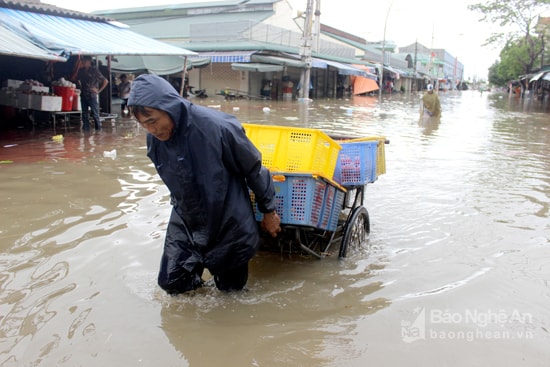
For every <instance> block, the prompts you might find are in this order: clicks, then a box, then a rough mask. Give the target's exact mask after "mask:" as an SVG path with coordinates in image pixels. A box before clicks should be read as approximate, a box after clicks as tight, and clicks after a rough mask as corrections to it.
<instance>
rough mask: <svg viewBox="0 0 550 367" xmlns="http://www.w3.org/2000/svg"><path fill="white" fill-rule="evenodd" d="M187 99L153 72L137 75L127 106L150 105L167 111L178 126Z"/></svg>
mask: <svg viewBox="0 0 550 367" xmlns="http://www.w3.org/2000/svg"><path fill="white" fill-rule="evenodd" d="M188 104H189V101H187V100H186V99H185V98H183V97H182V96H180V95H179V93H178V92H177V91H176V89H174V87H173V86H172V85H171V84H170V83H169V82H168V81H167V80H166V79H164V78H161V77H160V76H158V75H153V74H143V75H140V76H138V77H137V78H136V79H135V80H134V82H133V83H132V90H131V91H130V96H129V97H128V106H130V107H131V106H143V107H151V108H155V109H157V110H162V111H165V112H167V113H168V114H169V115H170V117H171V118H172V120H173V121H174V123H175V124H176V130H177V129H178V128H179V121H180V118H181V113H182V111H184V110H185V109H187V107H188Z"/></svg>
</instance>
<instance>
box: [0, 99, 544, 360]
mask: <svg viewBox="0 0 550 367" xmlns="http://www.w3.org/2000/svg"><path fill="white" fill-rule="evenodd" d="M419 98H420V95H406V94H403V95H401V94H395V95H392V96H391V97H390V98H383V99H382V101H380V100H379V99H378V98H377V97H353V98H349V99H343V100H314V101H312V102H310V103H298V102H275V101H227V102H226V101H221V100H215V99H207V100H204V101H196V102H197V103H200V104H205V105H210V106H212V108H217V109H220V110H223V111H224V112H228V113H231V114H235V115H236V116H237V117H238V118H239V120H241V121H242V122H248V123H265V124H276V125H289V126H299V127H316V128H320V129H322V130H323V131H325V132H327V133H328V134H331V135H336V136H349V137H361V136H365V135H382V136H386V137H387V138H388V140H390V144H389V145H386V149H385V150H386V166H387V173H386V174H385V175H383V176H381V177H380V178H379V179H378V181H377V182H375V183H374V184H372V185H368V188H367V190H366V207H367V209H368V210H369V214H370V219H371V235H370V238H369V241H368V244H367V245H368V246H367V247H366V248H365V249H364V251H363V252H361V253H358V254H355V255H354V256H352V257H350V258H346V259H344V260H338V259H336V258H333V257H329V258H326V259H323V260H321V261H319V260H316V259H311V258H307V257H301V256H299V255H298V254H293V255H292V256H290V255H288V254H286V253H283V254H281V253H271V252H261V253H260V254H258V256H257V257H255V258H254V260H253V262H252V264H251V272H250V281H249V284H248V288H249V290H248V291H247V292H242V293H236V294H222V293H219V292H218V291H217V290H216V289H215V287H206V288H204V289H201V290H199V291H197V292H195V293H194V294H191V295H187V296H179V297H168V296H166V295H165V294H164V293H163V292H162V291H160V290H159V289H158V287H157V286H156V272H157V270H158V263H159V259H160V253H161V250H162V242H163V238H164V231H165V228H166V221H167V219H168V215H169V212H170V205H169V197H168V192H167V190H166V188H165V187H164V185H163V184H162V182H161V181H160V179H159V177H158V176H157V175H156V172H155V170H154V168H153V167H152V165H151V163H150V162H149V160H148V159H147V157H146V156H145V154H146V152H145V136H144V132H143V130H141V128H140V127H139V126H138V125H136V124H135V121H132V120H129V119H126V120H120V121H118V122H117V124H116V125H115V126H112V125H105V126H104V129H103V131H102V132H101V133H99V134H94V133H92V134H81V133H80V131H79V130H78V129H77V128H76V127H74V126H68V127H67V128H66V129H59V128H58V129H57V130H58V131H57V133H58V134H59V133H61V134H62V135H63V140H54V139H52V138H53V136H54V135H56V134H54V133H53V131H52V130H51V129H43V130H39V129H37V130H35V131H20V130H18V131H15V132H2V135H0V162H2V163H1V164H0V174H1V175H2V180H0V190H1V192H2V203H3V205H2V207H1V211H0V222H1V223H2V226H1V227H0V238H1V239H2V241H1V243H0V310H1V311H2V312H0V335H2V342H0V365H1V366H19V365H21V366H30V365H66V366H73V365H83V366H84V365H87V366H90V365H144V366H157V365H170V366H172V365H174V366H175V365H191V366H202V365H214V364H224V365H235V366H241V365H245V366H247V365H251V366H271V365H274V364H275V363H278V364H285V365H300V366H335V365H346V366H364V365H365V363H369V362H370V363H371V364H380V365H405V364H410V360H411V359H414V360H417V361H418V363H424V364H427V365H429V364H430V363H432V364H433V358H434V353H435V354H436V357H437V358H438V359H445V360H450V359H449V354H448V351H451V350H452V351H453V353H456V354H460V355H461V356H462V357H461V358H462V359H461V362H462V361H464V363H469V364H476V363H479V361H480V360H482V361H484V362H487V363H486V364H503V365H508V364H519V363H520V362H521V363H530V362H533V363H530V365H536V361H533V360H532V359H529V358H530V357H529V356H545V355H547V352H546V345H547V343H548V341H550V340H549V338H548V333H547V332H545V330H546V329H547V324H548V323H549V322H550V320H549V319H548V314H547V310H546V308H545V305H546V304H547V303H548V301H549V300H548V292H547V290H548V285H547V279H548V267H547V263H548V261H549V260H550V258H549V256H548V252H547V251H546V245H548V244H549V238H550V227H549V225H548V217H549V205H550V204H549V203H550V176H549V173H548V172H550V163H549V161H548V159H547V157H548V156H549V155H550V134H549V133H548V129H549V125H548V114H547V113H548V112H547V111H548V107H547V103H538V102H537V103H538V104H537V103H534V102H527V103H526V102H525V101H524V102H522V101H521V100H516V99H514V98H513V97H512V98H510V97H509V96H508V95H499V94H494V93H493V94H491V93H484V94H483V95H480V94H479V93H477V92H463V93H458V92H448V93H442V94H441V96H440V98H441V104H442V108H443V115H442V117H441V119H440V120H439V121H424V120H419ZM266 108H267V109H266ZM113 149H115V150H116V157H114V158H109V157H104V155H103V152H104V151H112V150H113ZM419 310H425V315H427V316H429V315H430V312H431V311H437V310H450V311H452V312H455V313H459V314H461V315H462V314H464V312H465V311H466V310H470V311H478V312H487V310H503V312H505V313H511V312H513V311H514V310H517V311H518V312H522V313H529V314H531V315H533V318H532V321H531V322H530V323H528V324H521V325H517V324H493V325H491V327H490V328H489V329H490V330H491V331H493V329H496V330H506V331H515V330H516V329H521V330H527V331H529V332H531V333H532V338H530V339H525V338H521V343H519V344H518V343H517V341H518V340H520V338H519V337H517V338H516V339H514V340H488V339H486V338H480V339H478V340H476V342H475V343H471V342H467V341H463V340H449V339H447V340H445V339H442V338H430V334H429V333H428V331H429V330H430V328H431V329H432V330H436V331H439V332H445V331H454V332H460V331H476V330H482V331H487V330H488V329H483V328H479V327H478V328H477V329H476V327H477V325H475V324H472V323H470V324H465V323H456V324H453V325H448V324H438V325H435V324H430V323H429V322H430V320H429V318H427V319H426V320H427V321H426V322H427V324H425V328H426V329H425V331H426V334H425V335H424V339H423V340H418V341H416V342H413V343H405V341H404V338H403V335H402V333H408V332H409V331H410V330H409V329H406V327H408V326H410V325H412V324H413V322H414V321H415V318H416V317H418V315H419V313H418V312H419ZM406 335H409V334H406ZM410 335H412V334H410ZM438 335H439V334H438ZM407 340H408V341H410V340H411V339H407ZM396 349H399V350H404V349H406V350H407V353H395V350H396ZM484 356H491V360H490V363H489V360H488V359H486V357H484ZM487 358H488V357H487ZM525 358H527V359H528V360H525ZM451 359H452V358H451Z"/></svg>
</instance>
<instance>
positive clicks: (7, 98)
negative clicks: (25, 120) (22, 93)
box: [0, 88, 17, 107]
mask: <svg viewBox="0 0 550 367" xmlns="http://www.w3.org/2000/svg"><path fill="white" fill-rule="evenodd" d="M16 96H17V93H16V92H15V91H14V90H13V89H7V88H5V89H1V90H0V104H1V105H3V106H11V107H15V104H16V102H17V97H16Z"/></svg>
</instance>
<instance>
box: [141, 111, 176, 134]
mask: <svg viewBox="0 0 550 367" xmlns="http://www.w3.org/2000/svg"><path fill="white" fill-rule="evenodd" d="M145 110H146V111H147V114H137V115H136V118H137V119H138V121H139V124H140V125H141V126H142V127H143V128H145V129H147V131H148V132H149V134H151V135H153V136H154V137H155V138H157V139H158V140H161V141H166V140H168V139H170V137H171V136H172V134H173V133H174V127H175V126H174V121H172V118H171V117H170V115H168V113H166V112H165V111H161V110H157V109H155V108H149V107H146V108H145Z"/></svg>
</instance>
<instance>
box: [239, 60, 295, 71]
mask: <svg viewBox="0 0 550 367" xmlns="http://www.w3.org/2000/svg"><path fill="white" fill-rule="evenodd" d="M284 68H285V67H284V66H283V65H273V64H262V63H259V62H248V63H234V64H231V69H233V70H240V71H256V72H260V73H268V72H275V71H283V70H284Z"/></svg>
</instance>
